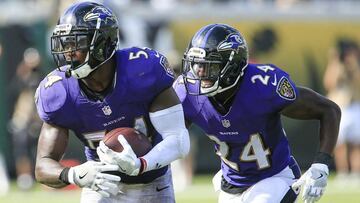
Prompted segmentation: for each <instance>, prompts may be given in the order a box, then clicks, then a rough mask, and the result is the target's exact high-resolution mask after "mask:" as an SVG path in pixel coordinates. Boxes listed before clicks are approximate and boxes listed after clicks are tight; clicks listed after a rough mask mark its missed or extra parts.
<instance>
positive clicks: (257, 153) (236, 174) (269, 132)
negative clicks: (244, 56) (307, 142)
mask: <svg viewBox="0 0 360 203" xmlns="http://www.w3.org/2000/svg"><path fill="white" fill-rule="evenodd" d="M198 85H199V84H198V83H194V84H190V85H189V86H188V88H194V89H193V91H194V92H196V91H197V89H198ZM174 88H175V90H176V92H177V94H178V96H179V98H180V100H181V101H182V104H183V107H184V112H185V117H186V119H187V120H189V121H191V122H193V123H195V124H197V125H198V126H199V127H201V128H202V129H203V130H204V131H205V132H206V134H207V135H208V136H209V138H210V139H211V140H213V141H214V142H215V143H216V144H215V149H216V153H217V155H219V156H220V157H221V168H222V172H223V176H224V178H225V180H226V181H227V182H229V183H230V184H232V185H235V186H238V187H248V186H251V185H253V184H255V183H256V182H258V181H260V180H262V179H264V178H267V177H270V176H272V175H274V174H276V173H279V172H280V171H281V170H282V169H284V168H285V167H286V166H288V165H289V161H290V149H289V144H288V140H287V138H286V135H285V131H284V129H283V127H282V124H281V120H280V113H279V111H281V110H282V109H283V108H284V107H285V106H287V105H289V104H291V103H292V102H294V100H295V99H296V95H297V90H296V87H295V84H294V83H293V82H292V81H291V80H290V78H289V75H288V74H287V73H285V72H284V71H282V70H281V69H279V68H277V67H276V66H274V65H270V64H249V65H248V67H247V68H246V71H245V74H244V75H243V76H242V80H241V84H240V86H239V89H238V91H237V93H236V96H235V98H234V101H233V104H232V107H231V108H230V110H229V112H228V113H227V114H225V115H221V114H220V113H218V112H217V111H216V110H215V108H214V107H213V106H212V104H211V103H210V101H209V99H208V97H206V96H192V95H187V94H186V90H185V86H184V84H183V79H182V77H179V78H178V79H177V81H176V82H175V83H174ZM195 88H196V89H195Z"/></svg>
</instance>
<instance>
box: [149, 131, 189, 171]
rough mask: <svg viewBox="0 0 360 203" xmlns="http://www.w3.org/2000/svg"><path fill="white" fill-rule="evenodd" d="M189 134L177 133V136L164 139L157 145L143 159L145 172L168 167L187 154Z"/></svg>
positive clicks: (185, 132) (184, 132)
mask: <svg viewBox="0 0 360 203" xmlns="http://www.w3.org/2000/svg"><path fill="white" fill-rule="evenodd" d="M189 146H190V141H189V134H188V132H187V130H185V131H182V132H178V134H177V135H175V134H174V135H171V136H168V137H166V138H165V139H164V140H163V141H162V142H160V143H159V144H157V145H156V146H155V147H154V148H153V149H152V150H151V151H150V152H149V153H147V154H146V155H145V156H143V158H144V159H145V160H146V162H147V166H146V168H145V171H150V170H154V169H158V168H161V167H163V166H166V165H169V164H170V163H171V162H173V161H175V160H176V159H179V158H184V157H185V156H186V155H187V154H188V153H189V148H190V147H189Z"/></svg>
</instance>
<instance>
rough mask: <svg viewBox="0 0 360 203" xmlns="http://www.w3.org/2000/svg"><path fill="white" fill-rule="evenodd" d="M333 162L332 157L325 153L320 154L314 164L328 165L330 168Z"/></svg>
mask: <svg viewBox="0 0 360 203" xmlns="http://www.w3.org/2000/svg"><path fill="white" fill-rule="evenodd" d="M331 161H332V156H331V155H330V154H328V153H325V152H318V153H317V155H316V156H315V159H314V163H321V164H326V165H327V166H328V167H330V164H331Z"/></svg>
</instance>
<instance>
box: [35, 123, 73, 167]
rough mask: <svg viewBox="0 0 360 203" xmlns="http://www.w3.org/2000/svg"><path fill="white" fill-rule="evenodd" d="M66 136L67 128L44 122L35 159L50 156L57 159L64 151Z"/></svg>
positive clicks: (67, 134) (66, 141) (67, 135)
mask: <svg viewBox="0 0 360 203" xmlns="http://www.w3.org/2000/svg"><path fill="white" fill-rule="evenodd" d="M68 137H69V132H68V130H67V129H65V128H62V127H59V126H56V125H50V124H48V123H45V122H44V123H43V126H42V128H41V132H40V137H39V141H38V149H37V160H41V159H43V158H50V159H53V160H56V161H59V160H60V159H61V158H62V156H63V155H64V153H65V150H66V146H67V143H68Z"/></svg>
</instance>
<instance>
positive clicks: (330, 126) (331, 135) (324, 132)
mask: <svg viewBox="0 0 360 203" xmlns="http://www.w3.org/2000/svg"><path fill="white" fill-rule="evenodd" d="M326 109H327V110H326V111H325V113H324V114H323V116H322V118H321V119H320V152H325V153H327V154H329V155H331V154H332V153H333V150H334V148H335V145H336V142H337V137H338V132H339V124H340V118H341V110H340V108H339V106H338V105H336V104H335V103H333V102H331V103H329V104H328V106H327V108H326Z"/></svg>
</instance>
